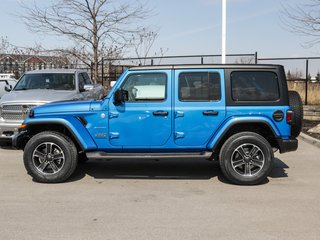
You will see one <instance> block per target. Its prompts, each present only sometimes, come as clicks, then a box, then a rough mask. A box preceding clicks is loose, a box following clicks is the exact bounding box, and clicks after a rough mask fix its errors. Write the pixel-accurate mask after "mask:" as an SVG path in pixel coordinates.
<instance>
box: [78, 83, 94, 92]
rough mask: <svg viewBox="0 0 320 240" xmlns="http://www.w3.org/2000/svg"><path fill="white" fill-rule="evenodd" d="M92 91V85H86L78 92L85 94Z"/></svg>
mask: <svg viewBox="0 0 320 240" xmlns="http://www.w3.org/2000/svg"><path fill="white" fill-rule="evenodd" d="M92 89H93V85H92V84H86V85H84V86H83V88H82V89H80V92H86V91H91V90H92Z"/></svg>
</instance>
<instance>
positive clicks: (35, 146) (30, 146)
mask: <svg viewBox="0 0 320 240" xmlns="http://www.w3.org/2000/svg"><path fill="white" fill-rule="evenodd" d="M23 160H24V165H25V168H26V170H27V171H28V174H29V175H31V176H32V177H33V179H34V180H36V181H38V182H43V183H58V182H63V181H65V180H66V179H67V178H68V177H70V175H71V174H72V173H73V172H74V170H75V168H76V166H77V161H78V160H77V148H76V146H75V145H74V143H73V142H72V140H70V139H69V138H68V137H66V136H64V135H62V134H60V133H57V132H41V133H39V134H37V135H35V136H34V137H32V138H31V139H30V141H29V142H28V143H27V145H26V147H25V151H24V155H23Z"/></svg>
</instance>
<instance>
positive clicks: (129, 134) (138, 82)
mask: <svg viewBox="0 0 320 240" xmlns="http://www.w3.org/2000/svg"><path fill="white" fill-rule="evenodd" d="M121 88H122V89H124V90H126V91H128V100H127V101H126V102H124V103H123V104H121V105H119V106H116V105H115V104H114V103H113V101H112V99H111V101H110V103H109V140H110V143H111V144H112V145H114V146H122V147H123V148H124V149H126V148H127V149H129V148H134V149H137V148H142V149H148V148H150V147H155V146H159V147H161V146H163V145H164V144H165V143H166V142H167V141H168V140H169V138H170V136H171V133H172V127H171V125H172V123H171V120H172V107H171V103H172V100H171V89H172V87H171V70H159V71H152V73H146V72H143V71H136V72H134V73H131V74H129V75H128V76H127V77H126V79H125V81H124V83H123V84H122V86H121Z"/></svg>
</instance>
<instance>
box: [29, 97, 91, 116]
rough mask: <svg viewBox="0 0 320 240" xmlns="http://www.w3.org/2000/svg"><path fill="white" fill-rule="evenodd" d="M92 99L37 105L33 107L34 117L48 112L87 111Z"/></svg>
mask: <svg viewBox="0 0 320 240" xmlns="http://www.w3.org/2000/svg"><path fill="white" fill-rule="evenodd" d="M92 102H93V100H90V101H63V102H54V103H48V104H45V105H42V106H39V107H35V108H33V111H34V115H35V117H36V116H37V115H39V114H50V113H55V114H59V113H66V112H75V113H78V112H88V111H89V110H90V105H91V103H92Z"/></svg>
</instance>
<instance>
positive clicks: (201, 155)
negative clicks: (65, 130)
mask: <svg viewBox="0 0 320 240" xmlns="http://www.w3.org/2000/svg"><path fill="white" fill-rule="evenodd" d="M86 155H87V158H88V159H111V158H112V159H117V158H118V159H170V158H210V157H211V155H212V152H183V153H108V152H88V153H86Z"/></svg>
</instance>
